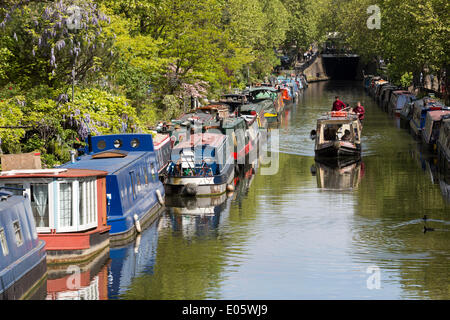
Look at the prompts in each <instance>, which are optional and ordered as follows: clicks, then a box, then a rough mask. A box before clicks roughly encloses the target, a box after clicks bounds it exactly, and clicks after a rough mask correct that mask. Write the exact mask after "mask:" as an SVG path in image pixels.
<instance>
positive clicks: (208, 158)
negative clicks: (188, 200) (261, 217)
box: [165, 132, 234, 196]
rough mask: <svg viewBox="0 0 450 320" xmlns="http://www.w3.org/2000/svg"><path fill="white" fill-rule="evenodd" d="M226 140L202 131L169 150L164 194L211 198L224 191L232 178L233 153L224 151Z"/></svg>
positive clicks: (221, 136) (220, 135)
mask: <svg viewBox="0 0 450 320" xmlns="http://www.w3.org/2000/svg"><path fill="white" fill-rule="evenodd" d="M228 148H229V146H228V137H227V135H224V134H219V133H209V132H205V133H202V134H193V135H190V136H188V137H186V138H185V139H183V141H182V142H180V143H179V144H178V145H177V146H175V147H174V149H173V151H172V159H171V163H170V164H169V166H168V168H167V175H168V180H167V183H166V184H165V187H166V190H167V193H171V194H178V195H187V196H194V195H214V194H222V193H224V192H225V191H226V186H227V184H229V183H230V182H231V181H232V180H233V177H234V160H233V153H232V152H230V150H227V149H228Z"/></svg>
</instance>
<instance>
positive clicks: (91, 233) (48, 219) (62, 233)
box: [0, 168, 110, 265]
mask: <svg viewBox="0 0 450 320" xmlns="http://www.w3.org/2000/svg"><path fill="white" fill-rule="evenodd" d="M106 174H107V172H105V171H100V170H83V169H67V168H63V169H29V170H27V169H20V170H10V171H3V172H1V175H0V186H4V187H13V188H16V189H17V190H23V191H19V192H20V193H22V192H23V194H26V195H27V197H28V198H29V199H30V201H31V209H32V213H33V218H34V221H35V224H36V229H37V233H38V236H39V239H41V240H43V241H45V243H46V250H47V263H48V264H49V265H53V264H61V263H69V262H70V263H74V262H83V261H87V260H90V259H92V258H93V257H95V256H96V255H98V254H99V253H101V252H102V251H104V250H107V249H108V247H109V230H110V226H107V221H106V210H107V208H106V182H105V176H106Z"/></svg>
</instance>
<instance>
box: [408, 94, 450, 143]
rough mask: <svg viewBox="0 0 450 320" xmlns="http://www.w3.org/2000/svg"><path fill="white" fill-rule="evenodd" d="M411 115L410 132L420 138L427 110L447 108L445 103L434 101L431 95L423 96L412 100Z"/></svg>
mask: <svg viewBox="0 0 450 320" xmlns="http://www.w3.org/2000/svg"><path fill="white" fill-rule="evenodd" d="M413 108H414V109H413V111H412V116H411V120H410V122H409V127H410V129H411V133H412V135H413V136H414V137H415V138H420V137H421V135H422V129H423V128H424V126H425V118H426V115H427V112H428V111H432V110H448V109H449V108H447V107H446V106H445V105H443V104H442V103H440V102H438V101H436V100H435V99H433V98H431V97H425V98H422V99H420V100H416V101H414V106H413Z"/></svg>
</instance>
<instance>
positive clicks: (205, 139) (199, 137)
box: [174, 132, 227, 149]
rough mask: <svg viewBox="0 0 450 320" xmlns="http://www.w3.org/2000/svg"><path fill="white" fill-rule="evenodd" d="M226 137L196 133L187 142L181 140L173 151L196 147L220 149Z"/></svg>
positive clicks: (216, 134)
mask: <svg viewBox="0 0 450 320" xmlns="http://www.w3.org/2000/svg"><path fill="white" fill-rule="evenodd" d="M226 138H227V136H226V135H223V134H218V133H209V132H205V133H196V134H191V135H190V139H189V140H183V141H181V142H180V143H178V144H177V145H176V146H175V147H174V149H183V148H191V147H196V146H210V147H220V146H221V145H222V144H223V142H224V141H225V140H226Z"/></svg>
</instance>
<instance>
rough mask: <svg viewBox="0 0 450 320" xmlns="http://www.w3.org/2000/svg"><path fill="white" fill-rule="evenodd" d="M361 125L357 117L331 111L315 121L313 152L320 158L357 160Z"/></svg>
mask: <svg viewBox="0 0 450 320" xmlns="http://www.w3.org/2000/svg"><path fill="white" fill-rule="evenodd" d="M361 131H362V127H361V123H360V122H359V120H358V116H357V115H356V114H354V113H350V112H346V111H332V112H328V113H327V114H325V115H324V116H322V117H320V118H319V119H317V128H316V130H313V131H311V138H312V139H314V140H315V146H314V152H315V157H316V159H320V158H332V159H342V158H348V157H352V158H359V157H360V156H361Z"/></svg>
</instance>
